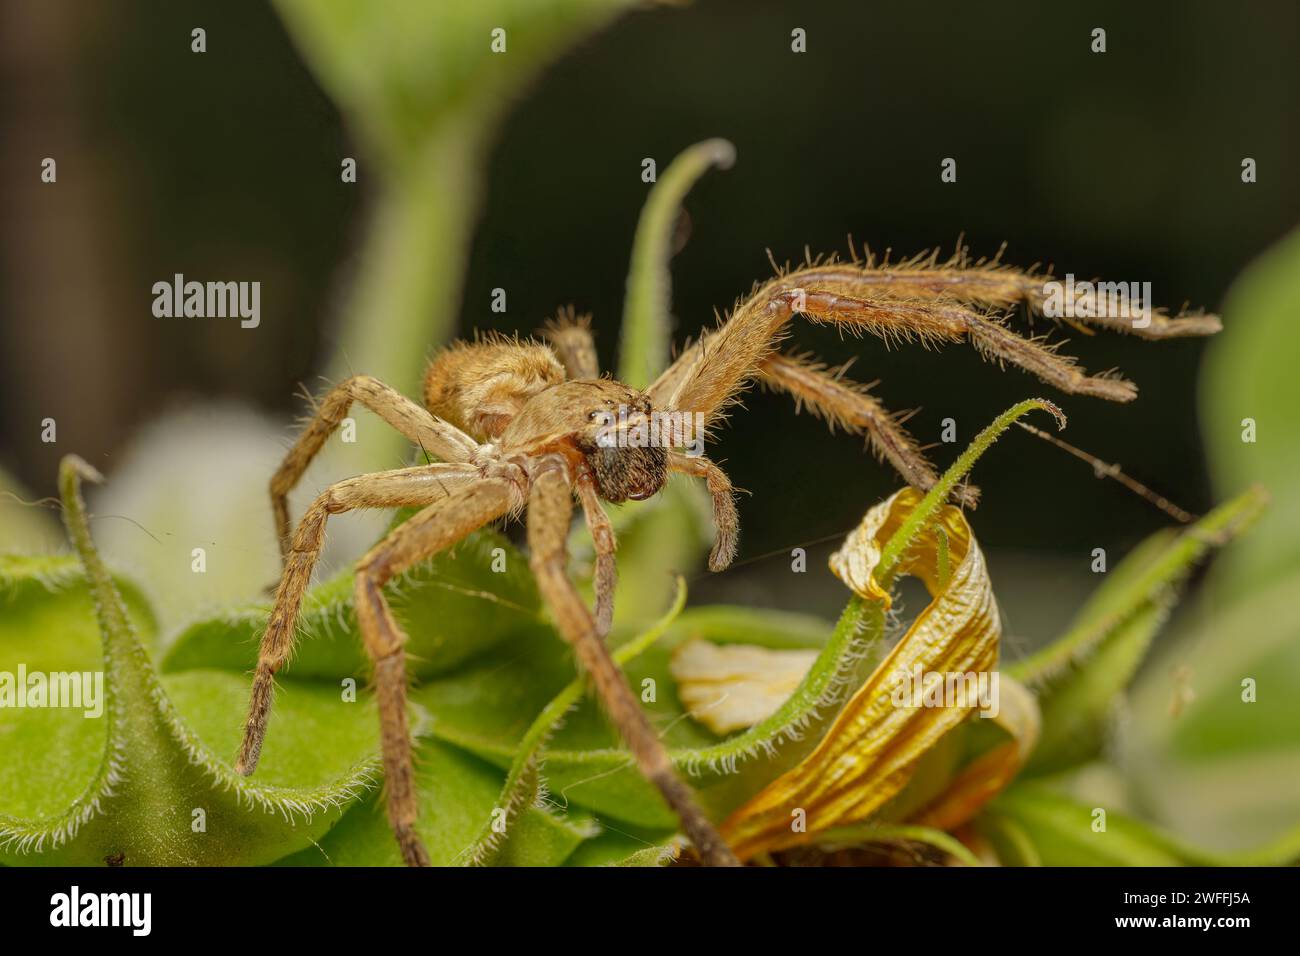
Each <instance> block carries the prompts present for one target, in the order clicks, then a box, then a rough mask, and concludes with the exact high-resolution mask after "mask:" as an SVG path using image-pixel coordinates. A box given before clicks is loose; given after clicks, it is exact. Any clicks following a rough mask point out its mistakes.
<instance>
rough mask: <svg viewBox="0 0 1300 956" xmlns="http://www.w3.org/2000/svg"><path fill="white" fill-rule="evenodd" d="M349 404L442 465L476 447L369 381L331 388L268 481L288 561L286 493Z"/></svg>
mask: <svg viewBox="0 0 1300 956" xmlns="http://www.w3.org/2000/svg"><path fill="white" fill-rule="evenodd" d="M353 402H360V403H361V404H362V405H363V406H365V407H366V408H368V409H370V411H372V412H374V413H375V414H376V415H378V416H379V417H380V418H382V419H383V420H384V421H386V422H387V423H388V424H389V425H391V426H392V427H393V428H395V429H397V431H399V432H400V433H401V434H402V435H404V436H405V437H406V438H407V439H408V440H409V441H410V442H411V443H412V444H415V445H419V446H420V447H421V448H423V449H424V450H425V451H427V452H428V453H429V454H431V455H434V456H436V457H438V458H440V459H442V460H443V461H444V462H464V461H469V460H471V459H472V458H473V456H474V452H475V450H476V449H477V448H478V442H476V441H474V439H473V438H471V437H470V436H469V435H466V434H465V433H464V432H462V431H461V430H460V429H459V428H456V427H455V426H453V425H451V424H450V423H448V422H445V421H443V420H442V419H440V418H437V417H435V416H434V415H432V414H430V413H429V412H428V411H427V410H426V409H424V408H422V407H421V406H420V405H417V404H416V403H415V402H413V401H411V400H410V399H409V398H407V397H406V396H405V395H403V394H402V393H401V392H399V391H397V389H395V388H391V387H390V386H388V385H385V384H384V383H383V382H381V381H379V380H378V379H376V378H371V377H370V376H369V375H354V376H353V377H352V378H349V379H347V380H346V381H343V382H340V383H339V384H338V385H335V386H334V387H333V388H331V389H330V390H329V391H328V392H327V393H326V394H325V397H324V398H323V399H321V401H320V404H319V406H317V408H316V412H315V414H314V415H313V416H312V418H311V421H310V422H309V423H308V425H307V427H306V428H304V429H303V431H302V434H300V435H299V436H298V440H297V441H295V442H294V444H293V447H292V448H290V449H289V452H288V453H287V454H286V455H285V457H284V461H283V462H282V463H281V465H280V467H279V468H278V469H277V470H276V472H275V474H274V475H273V476H272V477H271V510H272V511H273V512H274V513H275V536H276V540H277V541H279V542H280V556H281V558H282V559H284V560H285V561H288V559H289V543H290V542H289V492H290V491H292V490H293V488H294V486H295V485H296V484H298V480H299V479H300V478H301V477H302V475H303V472H305V471H306V470H307V466H308V465H310V464H311V462H312V459H313V458H315V457H316V455H317V453H318V452H319V451H320V450H321V447H322V446H323V445H324V444H325V442H326V440H327V439H328V438H329V437H330V435H331V434H333V432H334V429H336V428H338V426H339V423H340V422H342V421H343V418H344V417H345V416H346V415H347V413H348V409H350V408H351V407H352V403H353Z"/></svg>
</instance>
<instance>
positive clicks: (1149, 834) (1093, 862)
mask: <svg viewBox="0 0 1300 956" xmlns="http://www.w3.org/2000/svg"><path fill="white" fill-rule="evenodd" d="M1099 809H1100V810H1106V808H1105V807H1089V806H1085V805H1084V804H1081V803H1076V802H1075V801H1074V800H1071V799H1070V798H1068V797H1064V796H1061V795H1060V794H1057V793H1055V792H1053V791H1052V790H1050V789H1048V788H1047V787H1044V786H1041V785H1034V784H1017V785H1016V786H1013V787H1012V788H1010V789H1009V790H1007V791H1006V792H1005V793H1003V794H1001V795H1000V796H998V797H997V799H995V800H994V801H993V802H992V803H991V804H990V805H989V807H988V809H987V810H986V811H985V812H984V814H983V815H982V816H981V817H980V819H979V821H978V825H979V827H980V829H981V830H985V828H986V827H987V828H988V831H986V832H988V835H990V836H995V837H996V839H995V842H999V843H1003V844H1006V843H1008V842H1009V838H1012V839H1014V840H1017V841H1019V848H1018V849H1017V850H1014V851H1013V859H1012V860H1011V861H1006V862H1016V861H1017V860H1025V859H1026V858H1029V859H1031V860H1032V859H1035V858H1036V860H1037V861H1038V862H1041V864H1042V865H1044V866H1284V865H1287V864H1292V863H1295V862H1296V860H1297V859H1298V858H1300V829H1296V830H1293V831H1292V832H1291V833H1289V834H1287V835H1286V836H1285V837H1284V838H1282V839H1280V840H1277V841H1275V842H1274V843H1272V844H1271V845H1268V846H1263V847H1259V848H1257V849H1254V850H1250V851H1248V852H1243V853H1215V852H1212V851H1209V850H1203V849H1200V848H1197V847H1194V846H1190V845H1188V844H1186V843H1184V842H1183V841H1181V840H1178V839H1176V838H1175V837H1172V836H1170V835H1169V834H1166V833H1163V832H1161V831H1160V830H1158V829H1156V828H1154V827H1152V826H1150V825H1149V824H1146V823H1144V822H1142V821H1140V820H1136V819H1134V818H1133V817H1130V816H1127V815H1125V814H1122V813H1119V812H1115V811H1110V810H1106V814H1105V830H1104V831H1102V832H1097V831H1096V830H1094V829H1093V827H1094V821H1095V820H1099V819H1100V817H1099V816H1098V815H1097V814H1096V811H1097V810H1099ZM1025 841H1027V844H1028V845H1027V846H1026V845H1025Z"/></svg>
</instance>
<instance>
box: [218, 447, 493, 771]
mask: <svg viewBox="0 0 1300 956" xmlns="http://www.w3.org/2000/svg"><path fill="white" fill-rule="evenodd" d="M478 477H479V475H478V471H477V470H476V469H474V468H471V467H469V466H466V465H448V464H441V463H439V464H434V465H422V466H418V467H415V468H399V469H397V470H396V471H381V472H377V473H375V474H373V475H361V476H360V477H357V478H349V479H347V480H346V481H340V482H337V483H336V484H333V485H330V487H329V488H327V489H325V491H324V493H323V494H321V496H320V497H319V498H317V499H316V501H315V502H313V503H312V505H311V507H310V508H308V509H307V512H306V514H304V515H303V517H302V521H300V522H299V523H298V530H297V532H296V533H295V534H294V536H293V541H292V543H291V546H290V547H289V549H288V551H287V553H286V555H285V564H284V572H283V573H282V574H281V576H280V584H279V587H277V588H276V592H275V606H274V607H273V608H272V610H271V617H270V619H269V620H268V621H267V625H266V631H265V633H263V635H262V645H261V649H260V650H259V652H258V656H257V669H256V671H255V672H254V675H253V689H252V693H251V696H250V698H249V703H248V718H247V720H246V721H245V724H244V737H243V740H242V742H241V743H240V746H239V754H238V756H237V757H236V758H235V770H236V772H238V773H241V774H244V775H245V776H247V775H248V774H251V773H252V772H253V771H254V770H256V769H257V762H258V759H259V758H260V757H261V754H262V740H263V739H264V738H265V736H266V724H267V720H268V719H269V718H270V715H271V698H272V695H273V692H274V689H275V674H276V672H277V671H278V670H279V669H280V668H281V667H283V666H284V663H285V661H287V660H288V659H289V657H290V655H291V654H292V653H293V644H294V633H295V624H296V622H297V620H298V611H299V609H300V608H301V607H302V600H303V596H304V595H305V594H306V593H307V587H308V585H310V584H311V575H312V570H313V569H314V568H315V566H316V560H317V559H318V558H319V557H320V551H321V547H322V546H323V545H324V542H325V522H326V521H327V520H328V519H329V517H330V515H336V514H341V513H343V512H345V511H353V510H355V509H358V508H400V507H407V506H412V505H427V504H428V503H429V502H430V501H434V500H436V499H438V498H446V497H447V496H448V495H450V494H454V489H456V488H458V487H460V486H463V485H464V484H465V483H466V482H469V481H474V480H477V479H478Z"/></svg>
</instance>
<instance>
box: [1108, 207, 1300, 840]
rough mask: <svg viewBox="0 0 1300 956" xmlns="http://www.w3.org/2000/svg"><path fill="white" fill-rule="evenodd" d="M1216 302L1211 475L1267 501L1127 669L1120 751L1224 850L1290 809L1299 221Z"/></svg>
mask: <svg viewBox="0 0 1300 956" xmlns="http://www.w3.org/2000/svg"><path fill="white" fill-rule="evenodd" d="M1223 312H1224V331H1223V333H1222V334H1220V335H1218V336H1216V337H1215V338H1214V339H1213V340H1212V341H1211V342H1210V345H1209V349H1208V352H1207V356H1206V362H1205V372H1204V375H1203V377H1202V380H1201V388H1200V417H1201V421H1202V429H1203V433H1204V436H1205V442H1206V446H1207V449H1208V451H1209V455H1210V466H1211V473H1212V475H1213V478H1214V484H1215V487H1216V489H1218V490H1219V493H1220V494H1224V495H1226V494H1229V493H1231V492H1233V491H1236V490H1237V489H1240V488H1241V487H1243V486H1244V485H1246V484H1248V483H1250V482H1253V481H1259V482H1261V483H1263V485H1264V486H1265V487H1266V488H1267V489H1268V491H1269V493H1270V494H1271V495H1272V497H1273V501H1272V504H1271V506H1270V508H1269V515H1268V520H1267V521H1264V522H1261V523H1260V525H1259V527H1257V528H1256V529H1255V530H1254V531H1252V533H1251V534H1250V535H1249V536H1248V537H1247V538H1246V539H1244V540H1243V541H1242V542H1241V543H1240V544H1238V545H1236V546H1234V547H1233V548H1232V549H1231V550H1230V551H1228V552H1227V553H1226V554H1225V555H1224V556H1223V557H1222V558H1221V559H1219V560H1218V561H1216V562H1215V565H1214V568H1213V569H1212V570H1211V572H1210V575H1209V577H1208V580H1207V582H1206V587H1205V588H1204V589H1203V591H1202V594H1201V597H1200V600H1199V601H1198V603H1197V607H1196V611H1197V613H1196V616H1195V626H1194V627H1192V628H1189V631H1188V633H1187V634H1186V635H1185V637H1184V639H1183V640H1181V641H1180V642H1179V643H1178V644H1177V646H1173V647H1170V648H1169V649H1168V650H1167V651H1166V652H1165V653H1164V654H1162V655H1161V657H1160V658H1159V659H1158V660H1157V661H1155V662H1153V665H1152V666H1151V667H1150V668H1148V669H1147V670H1146V672H1145V673H1144V675H1143V676H1142V678H1141V679H1140V681H1139V683H1138V685H1137V687H1136V689H1135V692H1134V695H1133V697H1134V700H1133V719H1132V720H1131V721H1128V722H1127V723H1126V725H1125V733H1124V735H1123V740H1122V743H1123V748H1122V762H1123V765H1124V767H1125V769H1126V771H1127V772H1128V773H1129V775H1130V776H1131V777H1132V778H1133V781H1134V788H1135V791H1136V792H1137V794H1138V795H1139V797H1140V799H1141V800H1142V801H1143V804H1144V805H1145V806H1146V807H1147V808H1148V810H1149V812H1150V813H1152V814H1153V815H1154V816H1155V818H1156V819H1158V820H1159V821H1161V822H1162V823H1163V824H1165V825H1167V826H1169V827H1171V828H1173V829H1176V830H1177V831H1178V832H1180V833H1186V834H1188V835H1189V836H1191V837H1194V838H1195V839H1196V840H1198V842H1202V843H1206V844H1212V845H1214V846H1222V847H1236V846H1242V845H1249V844H1252V843H1258V842H1265V841H1268V840H1270V839H1272V838H1274V837H1276V836H1277V835H1278V834H1281V833H1285V832H1286V831H1287V830H1288V829H1289V828H1290V827H1292V826H1293V825H1294V823H1295V819H1296V807H1297V806H1300V733H1297V730H1296V728H1297V727H1300V618H1297V615H1296V613H1295V605H1296V593H1297V590H1298V589H1300V482H1297V481H1296V479H1295V476H1296V474H1297V473H1300V429H1297V428H1296V409H1297V408H1300V376H1297V375H1296V373H1295V356H1296V355H1297V354H1298V353H1300V324H1297V322H1296V316H1297V314H1300V231H1294V232H1292V233H1291V234H1290V235H1288V236H1286V237H1285V238H1283V239H1282V240H1281V241H1279V242H1278V243H1277V244H1276V245H1275V246H1273V247H1272V248H1271V249H1269V250H1268V251H1267V252H1265V253H1264V254H1263V255H1262V256H1260V257H1259V259H1258V260H1256V261H1255V262H1253V263H1252V264H1251V265H1250V266H1249V267H1248V268H1247V269H1246V270H1245V271H1244V272H1243V273H1242V274H1241V276H1240V277H1239V278H1238V280H1237V281H1236V282H1235V283H1234V285H1233V286H1232V289H1231V290H1230V291H1229V294H1228V296H1227V299H1226V301H1225V304H1224V310H1223ZM1245 419H1252V420H1253V422H1254V427H1255V435H1254V438H1255V441H1253V442H1251V441H1245V440H1243V438H1245V437H1249V436H1247V435H1245V434H1244V433H1245V430H1246V427H1247V426H1246V425H1244V424H1243V422H1244V421H1245ZM1175 674H1176V675H1178V678H1177V684H1176V683H1175V677H1174V675H1175ZM1248 686H1249V687H1253V688H1254V693H1253V694H1250V693H1248V691H1247V687H1248ZM1189 694H1190V695H1191V699H1190V700H1186V701H1185V705H1184V706H1183V707H1182V708H1181V711H1180V713H1179V714H1178V716H1174V715H1173V714H1172V713H1171V707H1170V702H1171V700H1172V699H1173V698H1174V697H1175V696H1176V695H1179V696H1181V697H1182V698H1184V699H1185V698H1186V697H1187V696H1188V695H1189ZM1189 793H1196V794H1197V795H1198V799H1197V800H1188V799H1187V794H1189Z"/></svg>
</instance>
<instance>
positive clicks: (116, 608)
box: [0, 457, 375, 865]
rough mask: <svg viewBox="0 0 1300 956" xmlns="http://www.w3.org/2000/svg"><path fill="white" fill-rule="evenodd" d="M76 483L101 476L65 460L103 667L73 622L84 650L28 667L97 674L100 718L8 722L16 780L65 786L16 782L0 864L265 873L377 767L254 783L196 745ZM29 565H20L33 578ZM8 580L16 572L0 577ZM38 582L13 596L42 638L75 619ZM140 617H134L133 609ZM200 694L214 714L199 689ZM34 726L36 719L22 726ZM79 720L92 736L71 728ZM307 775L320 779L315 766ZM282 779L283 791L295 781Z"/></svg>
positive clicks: (315, 832)
mask: <svg viewBox="0 0 1300 956" xmlns="http://www.w3.org/2000/svg"><path fill="white" fill-rule="evenodd" d="M83 476H86V477H91V478H94V479H97V478H98V475H97V474H96V473H95V472H94V470H93V469H91V468H90V466H88V465H86V464H85V463H84V462H82V461H81V460H80V459H77V458H75V457H68V458H65V459H64V462H63V465H62V467H61V470H60V488H61V492H62V497H63V503H64V513H65V521H66V523H67V527H68V532H69V535H70V537H71V538H72V539H73V543H74V545H75V546H76V549H77V552H78V554H79V556H80V558H81V562H82V564H83V566H84V569H85V577H86V580H87V582H88V587H89V593H90V595H91V597H92V598H93V605H94V614H95V617H96V618H97V619H98V625H99V636H100V643H101V647H100V656H99V658H98V659H96V658H95V656H94V654H93V652H92V651H91V649H90V648H89V647H87V646H85V631H86V626H85V625H81V626H77V625H75V624H74V625H73V626H72V627H71V628H70V630H71V631H72V632H73V633H74V634H79V635H80V637H79V638H73V640H78V639H79V640H81V641H82V646H81V647H80V648H76V647H75V645H72V644H67V643H66V642H68V641H69V638H67V637H60V638H58V639H57V641H56V644H60V645H65V646H63V648H62V650H61V651H60V650H57V649H56V650H55V651H54V652H52V653H49V654H48V655H46V656H44V657H35V659H34V663H39V664H40V665H41V667H46V666H49V665H53V664H59V665H62V667H61V669H63V670H80V671H92V672H93V671H94V670H96V669H97V668H102V688H103V702H102V703H103V708H102V714H101V715H100V719H93V718H89V719H88V718H85V717H82V714H81V712H80V711H68V710H59V711H51V710H44V709H42V710H39V711H25V712H19V716H18V717H17V718H16V721H15V718H12V717H10V716H9V715H8V714H6V722H5V725H4V735H5V736H6V737H9V736H10V735H12V736H13V737H15V738H17V740H18V742H19V744H20V746H19V747H14V748H11V747H8V746H6V748H5V755H6V764H7V765H8V766H7V768H6V772H13V771H16V772H17V773H18V774H19V775H21V776H25V774H26V773H27V772H32V771H34V773H32V776H33V777H35V778H36V779H40V778H41V777H42V776H43V775H46V774H45V772H44V771H42V770H41V769H40V765H41V764H42V763H49V762H50V761H51V760H53V759H60V760H66V761H68V762H67V763H61V764H59V765H58V766H59V770H60V772H61V773H63V774H64V775H65V778H66V780H67V781H68V784H66V785H65V789H64V790H62V791H60V790H58V788H55V789H54V792H53V793H39V792H38V793H37V794H36V795H35V796H30V795H31V794H32V793H33V788H32V779H31V778H27V779H25V780H24V783H23V787H22V790H21V793H22V794H27V795H29V796H26V797H24V796H22V795H19V796H17V798H16V799H15V800H14V803H13V804H11V805H9V806H6V807H4V808H0V809H2V810H3V814H2V815H0V859H2V860H4V861H5V862H9V863H17V862H22V863H32V862H36V863H42V864H50V863H57V864H62V865H102V864H104V863H105V862H107V861H110V860H111V861H114V862H118V863H125V864H127V865H168V864H170V865H222V864H224V865H229V864H249V863H261V862H269V861H271V860H274V859H276V858H278V857H279V856H282V855H284V854H285V853H287V852H292V851H293V850H295V849H297V848H299V847H301V846H305V845H306V844H308V843H309V842H311V841H312V840H313V839H315V838H317V837H319V836H320V835H321V834H323V833H324V832H325V831H326V830H327V829H328V828H329V826H330V824H331V823H332V822H333V820H334V819H336V818H337V817H338V815H339V814H340V813H341V811H342V808H344V807H346V806H347V805H348V804H349V803H351V802H352V801H353V800H355V799H356V797H357V796H358V795H359V794H360V793H361V792H362V791H363V790H364V789H365V788H366V787H367V786H368V785H369V783H370V781H371V779H372V778H373V777H374V775H375V761H374V760H373V759H372V758H369V757H367V758H364V759H361V760H359V761H358V762H357V763H355V765H353V766H351V767H350V768H347V770H346V772H344V773H343V774H342V775H341V776H339V777H337V778H335V779H327V780H321V779H317V780H313V781H311V782H309V783H306V784H305V785H304V782H303V781H302V780H300V779H298V780H295V781H294V782H293V784H292V785H285V784H284V783H278V784H277V783H262V782H258V783H256V784H254V783H250V782H249V781H247V780H245V779H244V778H243V777H240V776H238V775H236V774H235V773H234V772H233V770H231V769H230V768H229V767H227V766H226V765H225V764H224V763H222V762H221V761H220V760H219V759H218V758H217V757H216V756H215V755H214V754H213V752H212V751H211V750H210V749H209V748H208V747H207V746H206V745H205V744H203V743H202V742H200V740H199V738H198V736H197V735H196V734H195V733H194V731H193V730H192V729H191V727H190V726H189V725H188V724H187V723H186V722H185V720H184V719H183V718H182V717H181V715H180V713H179V711H178V709H177V707H176V705H175V704H174V703H173V701H172V699H171V697H170V696H169V694H168V691H167V690H166V689H165V688H164V687H163V686H162V684H161V683H160V682H159V680H158V678H157V676H156V674H155V672H154V669H153V666H152V664H151V662H150V660H149V655H148V652H147V651H146V650H145V647H144V645H143V644H142V643H141V642H140V639H139V636H138V634H137V631H136V628H135V623H134V621H133V616H132V614H131V612H130V611H129V610H128V604H127V602H126V601H125V600H124V599H123V596H122V594H121V593H120V592H119V591H118V589H117V587H116V585H115V583H114V582H113V580H112V578H111V577H110V576H109V574H108V572H107V570H106V568H105V567H104V565H103V562H102V561H101V559H100V557H99V555H98V553H97V552H96V551H95V548H94V544H93V542H92V541H91V538H90V533H89V530H88V529H87V526H86V517H85V506H84V503H83V502H82V499H81V494H80V488H79V481H80V478H81V477H83ZM36 567H39V566H38V565H35V564H33V563H31V562H29V563H28V564H27V570H28V571H29V572H30V571H31V570H33V569H34V568H36ZM14 570H15V567H14V565H13V564H12V563H11V565H10V567H9V571H10V572H13V571H14ZM64 573H65V574H66V573H67V572H66V571H65V572H64ZM39 580H40V579H39V578H38V577H36V576H35V575H30V574H29V576H28V578H27V582H26V583H25V584H24V585H22V586H20V587H19V588H17V591H18V594H19V596H20V597H21V598H23V599H24V600H25V602H26V604H27V609H26V613H25V614H23V615H20V623H26V624H28V625H34V626H42V627H44V626H49V625H51V624H52V623H53V622H54V620H55V619H56V618H58V617H62V618H63V619H64V620H65V621H66V620H68V618H70V617H71V616H72V615H74V614H75V610H76V608H77V606H78V605H77V603H76V602H75V601H64V600H62V598H63V595H62V594H61V593H60V589H59V588H57V587H56V588H54V589H51V588H49V587H48V586H46V587H45V588H44V590H43V593H45V594H46V595H47V596H48V604H47V606H45V607H40V606H39V604H40V598H39V593H41V590H40V589H36V590H33V587H32V585H31V582H33V581H39ZM43 583H44V584H45V585H48V584H49V582H48V581H45V582H43ZM81 609H82V610H83V611H84V604H83V605H81ZM135 616H136V617H139V616H140V614H139V612H138V611H137V613H136V615H135ZM7 617H8V616H7ZM35 633H37V634H44V633H50V632H45V631H37V632H35ZM53 633H55V634H56V635H57V634H58V633H59V632H58V631H57V630H56V631H54V632H53ZM28 640H29V641H30V640H31V639H30V637H29V638H28ZM31 649H32V648H31V645H30V643H29V644H28V645H27V646H26V647H24V645H23V642H22V641H14V642H12V643H10V642H6V644H5V652H6V653H13V652H14V651H17V652H18V653H24V652H25V651H27V650H31ZM20 663H26V662H25V661H20ZM31 669H32V670H35V668H34V667H33V668H31ZM92 676H93V674H92ZM92 686H93V684H92ZM196 696H197V699H198V700H200V701H202V702H203V703H205V704H207V703H210V699H209V698H208V697H207V696H206V690H205V692H204V693H198V694H196ZM294 703H295V704H299V703H300V704H301V705H302V712H308V711H310V709H311V704H310V702H307V701H301V702H300V701H295V702H294ZM52 713H53V714H55V715H57V716H51V714H52ZM292 713H293V711H290V714H291V715H292ZM29 715H32V716H33V720H31V721H28V720H27V718H28V716H29ZM76 720H80V721H82V723H83V724H90V725H91V727H93V728H94V730H87V729H85V728H84V727H77V726H75V724H74V721H76ZM300 723H301V722H300ZM15 726H16V727H17V729H16V730H15ZM96 737H97V740H95V739H94V738H96ZM96 743H97V744H98V746H95V744H96ZM288 743H289V742H288V741H285V744H288ZM301 743H302V742H301V741H299V745H300V746H301ZM313 771H314V772H315V773H317V774H319V773H320V767H318V766H317V767H314V768H313ZM279 772H280V778H279V779H280V780H281V781H283V780H285V779H287V778H289V777H291V776H295V775H294V774H290V773H288V772H287V771H286V770H284V769H281V770H280V771H279ZM275 773H276V771H275V770H272V771H271V773H269V774H268V780H270V779H275V777H274V775H275ZM75 785H80V789H79V792H76V793H75V794H73V793H70V792H69V790H68V789H66V787H71V786H75ZM5 789H6V791H9V790H10V789H12V787H11V786H10V787H6V788H5ZM6 796H10V794H9V793H7V792H6ZM55 798H58V799H57V801H56V799H55ZM11 808H12V809H13V810H16V811H17V812H10V811H11Z"/></svg>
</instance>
